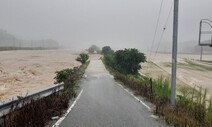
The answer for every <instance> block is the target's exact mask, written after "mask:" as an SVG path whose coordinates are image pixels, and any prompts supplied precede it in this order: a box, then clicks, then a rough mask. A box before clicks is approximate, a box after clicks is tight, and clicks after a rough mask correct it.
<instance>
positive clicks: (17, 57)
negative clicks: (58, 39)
mask: <svg viewBox="0 0 212 127" xmlns="http://www.w3.org/2000/svg"><path fill="white" fill-rule="evenodd" d="M78 54H79V52H73V51H69V50H31V51H30V50H28V51H18V50H17V51H1V52H0V100H6V99H11V98H12V97H15V96H24V94H26V93H27V92H29V91H36V90H40V89H43V88H45V87H49V86H51V85H54V77H55V71H59V70H62V69H65V68H73V67H75V66H79V65H80V63H78V62H77V61H76V60H75V59H76V57H77V56H78ZM90 57H91V59H98V58H99V55H91V56H90Z"/></svg>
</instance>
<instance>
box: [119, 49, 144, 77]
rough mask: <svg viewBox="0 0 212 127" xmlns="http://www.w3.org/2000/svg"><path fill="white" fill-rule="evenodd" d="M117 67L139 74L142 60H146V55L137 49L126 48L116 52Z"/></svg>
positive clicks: (128, 72) (124, 71) (122, 70)
mask: <svg viewBox="0 0 212 127" xmlns="http://www.w3.org/2000/svg"><path fill="white" fill-rule="evenodd" d="M115 61H116V67H115V69H116V70H118V71H120V72H122V73H127V74H137V73H138V70H140V69H141V65H140V63H141V62H146V56H145V55H144V54H143V53H141V52H139V51H138V50H137V49H125V50H118V51H116V52H115Z"/></svg>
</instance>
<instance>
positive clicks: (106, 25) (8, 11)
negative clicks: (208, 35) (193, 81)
mask: <svg viewBox="0 0 212 127" xmlns="http://www.w3.org/2000/svg"><path fill="white" fill-rule="evenodd" d="M160 2H161V0H0V28H1V29H5V30H7V31H8V32H9V33H12V34H14V35H16V36H17V37H19V38H23V39H44V38H52V39H55V40H57V41H59V42H60V43H61V44H62V45H67V46H71V47H77V48H79V47H81V46H82V48H84V47H88V46H89V45H91V44H97V45H99V46H104V45H111V46H112V47H115V48H123V47H136V48H143V49H146V48H149V47H150V45H151V43H152V38H153V35H154V29H155V26H156V20H157V17H158V12H159V8H160ZM172 3H173V0H164V4H163V8H162V13H161V14H162V15H161V20H160V24H159V29H158V36H157V38H156V42H155V43H156V44H157V41H158V40H159V36H160V34H161V32H162V29H163V26H164V24H165V21H166V19H167V16H168V13H169V10H170V7H171V4H172ZM211 6H212V0H180V8H179V10H180V12H179V41H180V42H184V41H190V40H197V39H198V29H199V26H198V25H199V21H200V19H202V18H208V19H212V7H211ZM172 15H173V13H171V17H170V20H169V22H168V25H167V29H166V31H165V34H164V38H163V41H166V42H167V41H171V40H172V39H171V38H172V19H173V16H172Z"/></svg>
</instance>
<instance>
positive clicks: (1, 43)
mask: <svg viewBox="0 0 212 127" xmlns="http://www.w3.org/2000/svg"><path fill="white" fill-rule="evenodd" d="M0 48H31V49H36V48H45V49H55V48H59V43H58V42H57V41H55V40H52V39H44V40H24V39H19V38H16V37H15V36H14V35H12V34H10V33H8V32H7V31H5V30H2V29H0Z"/></svg>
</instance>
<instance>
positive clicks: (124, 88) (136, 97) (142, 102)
mask: <svg viewBox="0 0 212 127" xmlns="http://www.w3.org/2000/svg"><path fill="white" fill-rule="evenodd" d="M118 85H119V86H120V87H121V88H122V89H124V90H125V91H126V92H127V93H129V94H130V95H131V96H133V97H134V98H135V99H136V100H137V101H139V102H140V103H141V104H142V105H144V106H145V107H146V108H147V109H148V110H150V111H151V108H150V107H149V106H148V105H147V104H145V103H144V102H143V101H142V100H140V99H139V98H138V97H136V96H135V95H133V94H132V93H131V92H130V91H129V90H128V89H125V88H124V87H123V86H122V85H120V84H118Z"/></svg>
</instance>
